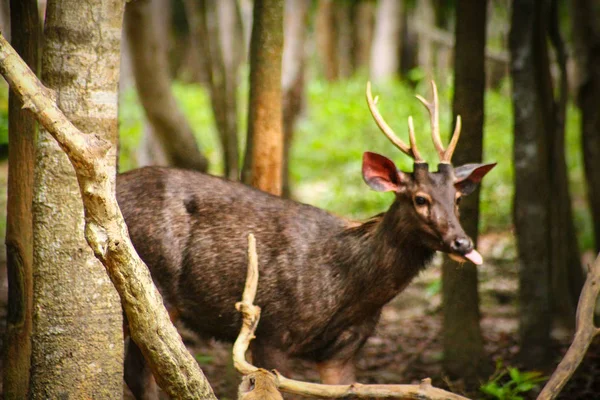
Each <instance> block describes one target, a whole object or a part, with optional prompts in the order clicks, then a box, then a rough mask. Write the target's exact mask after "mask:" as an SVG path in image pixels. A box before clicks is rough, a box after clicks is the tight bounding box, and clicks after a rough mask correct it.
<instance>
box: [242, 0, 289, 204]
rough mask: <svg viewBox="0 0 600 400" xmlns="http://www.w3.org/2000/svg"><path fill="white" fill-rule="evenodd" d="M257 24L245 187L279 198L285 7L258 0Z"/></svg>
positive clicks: (252, 42)
mask: <svg viewBox="0 0 600 400" xmlns="http://www.w3.org/2000/svg"><path fill="white" fill-rule="evenodd" d="M253 21H254V24H253V27H252V38H251V39H250V99H249V101H248V139H247V146H246V157H245V160H244V171H243V178H244V182H245V183H248V184H251V185H252V186H255V187H257V188H259V189H261V190H264V191H265V192H269V193H273V194H276V195H279V194H281V161H282V157H283V132H282V110H281V57H282V52H283V3H282V2H281V1H279V0H256V1H255V2H254V14H253Z"/></svg>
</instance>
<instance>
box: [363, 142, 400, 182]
mask: <svg viewBox="0 0 600 400" xmlns="http://www.w3.org/2000/svg"><path fill="white" fill-rule="evenodd" d="M362 174H363V179H364V180H365V182H366V183H367V185H369V186H370V187H371V189H373V190H376V191H378V192H392V191H393V192H397V191H399V190H400V188H401V187H402V186H403V183H402V178H401V177H402V173H401V172H399V171H398V170H397V169H396V165H395V164H394V162H393V161H392V160H390V159H388V158H386V157H384V156H382V155H380V154H377V153H371V152H368V151H367V152H365V153H364V154H363V164H362Z"/></svg>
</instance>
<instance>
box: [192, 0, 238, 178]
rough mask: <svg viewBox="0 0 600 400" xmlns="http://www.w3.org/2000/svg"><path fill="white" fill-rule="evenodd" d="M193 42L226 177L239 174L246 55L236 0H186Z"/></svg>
mask: <svg viewBox="0 0 600 400" xmlns="http://www.w3.org/2000/svg"><path fill="white" fill-rule="evenodd" d="M185 5H186V10H187V15H188V18H189V21H190V26H191V30H192V45H193V46H194V47H195V48H196V49H197V51H198V52H199V55H200V59H201V60H202V68H203V69H204V71H205V72H206V74H207V78H208V88H209V93H210V98H211V105H212V111H213V116H214V118H215V123H216V126H217V131H218V132H219V137H220V140H221V148H222V151H223V159H224V165H225V176H227V177H228V178H229V179H231V180H238V179H239V177H240V167H239V148H238V146H239V145H238V136H237V135H238V123H237V117H238V113H237V88H238V82H239V78H238V76H239V67H240V65H241V62H242V60H243V57H244V47H243V43H244V42H243V31H242V29H241V15H240V11H239V9H238V7H237V4H236V2H235V1H234V0H224V1H219V2H214V1H201V2H197V1H195V0H187V1H186V2H185Z"/></svg>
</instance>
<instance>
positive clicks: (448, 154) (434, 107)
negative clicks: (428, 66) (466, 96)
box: [416, 81, 462, 164]
mask: <svg viewBox="0 0 600 400" xmlns="http://www.w3.org/2000/svg"><path fill="white" fill-rule="evenodd" d="M431 88H432V90H433V103H430V102H428V101H427V100H425V99H424V98H423V97H422V96H419V95H416V97H417V99H419V101H420V102H421V103H423V105H424V106H425V108H427V111H429V118H430V120H431V137H432V138H433V145H434V146H435V149H436V150H437V153H438V155H439V157H440V163H442V164H450V163H451V160H452V154H453V153H454V149H455V148H456V143H458V138H459V137H460V129H461V126H462V125H461V120H460V115H459V116H457V117H456V127H455V128H454V133H453V134H452V139H451V140H450V144H449V145H448V149H444V145H442V139H441V137H440V115H439V113H438V92H437V86H436V85H435V82H434V81H431Z"/></svg>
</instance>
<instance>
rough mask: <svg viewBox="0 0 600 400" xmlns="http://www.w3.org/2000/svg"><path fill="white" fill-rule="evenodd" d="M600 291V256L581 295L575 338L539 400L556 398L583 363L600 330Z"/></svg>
mask: <svg viewBox="0 0 600 400" xmlns="http://www.w3.org/2000/svg"><path fill="white" fill-rule="evenodd" d="M599 293H600V256H598V258H596V261H594V264H593V265H592V267H591V269H590V270H589V271H588V276H587V278H586V280H585V284H584V285H583V289H582V291H581V297H579V304H578V305H577V322H576V323H577V329H576V332H575V339H573V343H571V346H569V350H567V353H566V354H565V356H564V357H563V359H562V360H561V361H560V364H558V367H556V370H555V371H554V373H553V374H552V376H551V377H550V380H548V382H547V383H546V385H545V386H544V388H543V389H542V391H541V392H540V395H539V396H538V398H537V399H538V400H549V399H553V398H555V397H556V396H557V395H558V394H559V393H560V391H561V390H562V388H563V387H564V386H565V384H566V383H567V382H568V380H569V379H571V376H572V375H573V373H574V372H575V370H576V369H577V367H578V366H579V364H581V361H582V360H583V357H584V356H585V353H586V352H587V349H588V347H589V346H590V343H591V342H592V340H593V339H594V337H595V336H596V335H598V333H600V330H599V329H598V328H596V326H594V309H595V308H596V299H598V294H599Z"/></svg>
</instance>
